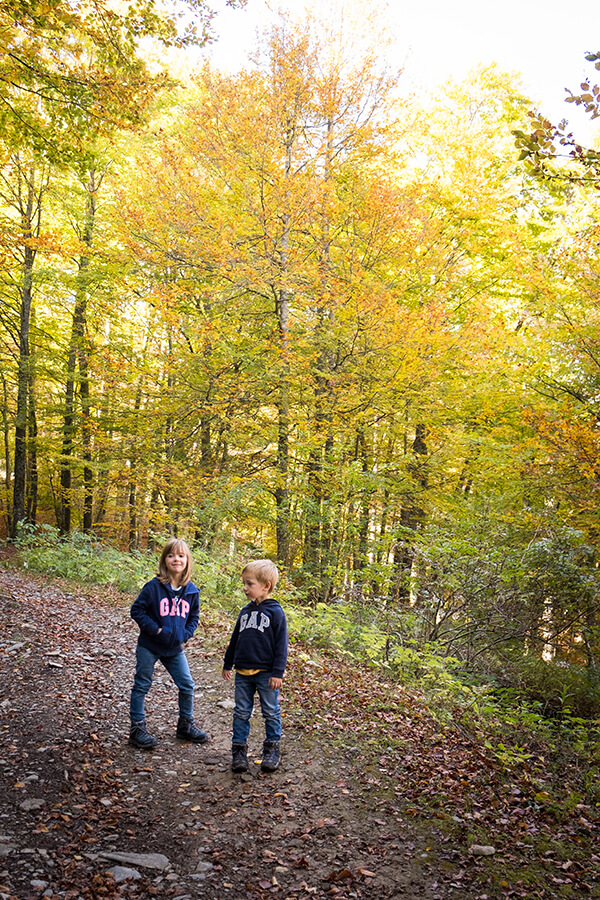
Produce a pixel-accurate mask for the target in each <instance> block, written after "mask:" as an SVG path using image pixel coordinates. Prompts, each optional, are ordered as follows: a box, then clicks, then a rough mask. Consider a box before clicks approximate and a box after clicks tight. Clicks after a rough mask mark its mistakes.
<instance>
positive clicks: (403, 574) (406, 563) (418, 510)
mask: <svg viewBox="0 0 600 900" xmlns="http://www.w3.org/2000/svg"><path fill="white" fill-rule="evenodd" d="M426 437H427V428H426V427H425V425H423V424H421V423H418V424H417V426H416V429H415V438H414V441H413V444H412V452H413V460H414V461H413V462H412V463H410V464H409V466H408V471H409V472H411V474H412V475H413V477H414V479H415V481H416V483H417V485H418V487H419V488H420V489H421V490H425V489H426V487H427V473H426V470H425V468H424V466H423V464H422V463H421V462H420V461H419V457H421V458H423V457H426V456H427V444H426V441H425V439H426ZM424 520H425V512H424V510H423V507H422V506H421V504H420V503H419V502H418V501H417V498H416V496H415V495H414V494H410V495H408V496H407V497H406V498H405V500H404V503H403V505H402V510H401V512H400V524H401V526H402V535H401V538H400V540H399V541H398V542H397V543H396V545H395V548H394V567H395V570H396V584H395V591H394V594H395V597H396V599H398V600H400V601H401V602H403V603H408V602H409V601H410V586H409V583H408V582H409V579H410V574H411V572H412V568H413V561H414V556H415V546H414V542H413V541H412V540H410V539H409V538H407V537H406V533H407V531H408V532H416V531H417V529H418V528H419V526H421V525H422V524H423V522H424Z"/></svg>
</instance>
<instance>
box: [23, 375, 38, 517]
mask: <svg viewBox="0 0 600 900" xmlns="http://www.w3.org/2000/svg"><path fill="white" fill-rule="evenodd" d="M28 406H29V410H28V416H27V419H28V421H27V444H28V452H27V515H26V519H27V521H28V522H33V523H35V521H36V519H37V502H38V481H39V478H38V464H37V435H38V426H37V413H36V404H35V378H34V373H33V371H32V372H31V375H30V379H29V396H28Z"/></svg>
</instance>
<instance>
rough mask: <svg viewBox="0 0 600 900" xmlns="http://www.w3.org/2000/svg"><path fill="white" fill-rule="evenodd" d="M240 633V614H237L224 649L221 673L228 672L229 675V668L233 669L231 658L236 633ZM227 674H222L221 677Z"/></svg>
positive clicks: (233, 653) (233, 651)
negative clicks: (231, 632) (227, 643)
mask: <svg viewBox="0 0 600 900" xmlns="http://www.w3.org/2000/svg"><path fill="white" fill-rule="evenodd" d="M240 615H241V614H240ZM239 633H240V616H238V620H237V622H236V623H235V628H234V629H233V634H232V635H231V639H230V641H229V645H228V647H227V650H226V651H225V659H224V660H223V673H225V672H229V673H230V676H231V670H232V669H233V658H234V656H235V648H236V646H237V640H238V635H239ZM226 677H227V676H226V675H225V674H223V678H226Z"/></svg>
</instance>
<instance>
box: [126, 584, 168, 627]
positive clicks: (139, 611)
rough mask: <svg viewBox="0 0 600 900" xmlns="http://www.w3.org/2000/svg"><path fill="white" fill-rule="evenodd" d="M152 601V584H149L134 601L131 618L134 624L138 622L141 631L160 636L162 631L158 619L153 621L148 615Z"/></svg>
mask: <svg viewBox="0 0 600 900" xmlns="http://www.w3.org/2000/svg"><path fill="white" fill-rule="evenodd" d="M151 601H152V590H151V588H150V582H148V583H147V584H145V585H144V587H143V588H142V590H141V591H140V593H139V595H138V597H137V599H136V600H135V601H134V604H133V606H132V607H131V612H130V616H131V618H132V619H133V620H134V622H137V624H138V626H139V629H140V631H144V632H145V633H146V634H150V635H155V634H158V632H159V631H160V630H161V629H160V626H159V624H158V622H157V621H156V619H153V618H152V616H150V615H148V608H149V607H150V605H151Z"/></svg>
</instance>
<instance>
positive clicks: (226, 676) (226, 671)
mask: <svg viewBox="0 0 600 900" xmlns="http://www.w3.org/2000/svg"><path fill="white" fill-rule="evenodd" d="M221 675H222V676H223V678H224V679H225V681H229V679H230V678H231V669H223V671H222V672H221Z"/></svg>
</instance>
